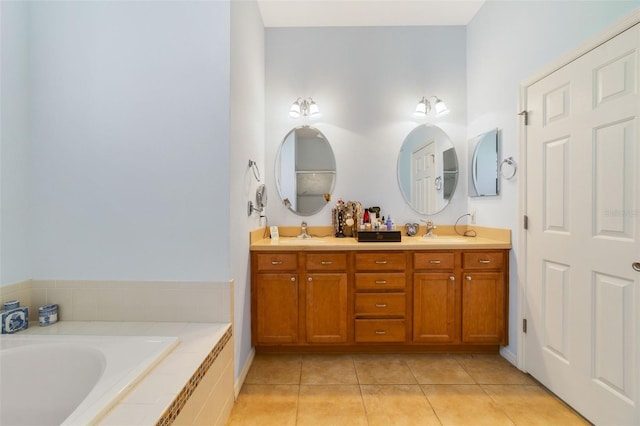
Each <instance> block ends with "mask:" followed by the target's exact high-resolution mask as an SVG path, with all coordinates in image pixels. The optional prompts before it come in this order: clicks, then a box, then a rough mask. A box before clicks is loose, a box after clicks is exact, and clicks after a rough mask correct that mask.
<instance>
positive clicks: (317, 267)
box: [306, 253, 347, 271]
mask: <svg viewBox="0 0 640 426" xmlns="http://www.w3.org/2000/svg"><path fill="white" fill-rule="evenodd" d="M306 266H307V270H309V271H344V270H346V269H347V255H346V253H309V254H307V261H306Z"/></svg>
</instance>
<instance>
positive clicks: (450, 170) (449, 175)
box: [398, 124, 458, 214]
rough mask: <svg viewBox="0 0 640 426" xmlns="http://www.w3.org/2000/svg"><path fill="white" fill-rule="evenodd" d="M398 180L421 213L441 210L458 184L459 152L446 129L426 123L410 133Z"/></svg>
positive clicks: (411, 202)
mask: <svg viewBox="0 0 640 426" xmlns="http://www.w3.org/2000/svg"><path fill="white" fill-rule="evenodd" d="M398 184H399V185H400V191H401V192H402V196H403V197H404V199H405V201H406V202H407V203H408V204H409V205H410V206H411V208H412V209H414V210H415V211H416V212H418V213H420V214H435V213H438V212H439V211H441V210H442V209H444V208H445V207H446V206H447V205H448V204H449V201H450V200H451V198H452V197H453V194H454V192H455V190H456V185H457V184H458V156H457V155H456V150H455V148H454V147H453V142H451V139H450V138H449V136H448V135H447V134H446V133H445V132H444V130H442V129H441V128H439V127H437V126H433V125H427V124H423V125H421V126H418V127H416V128H415V129H413V130H412V131H411V133H409V135H408V136H407V137H406V139H405V140H404V143H403V144H402V148H400V155H399V156H398Z"/></svg>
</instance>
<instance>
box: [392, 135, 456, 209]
mask: <svg viewBox="0 0 640 426" xmlns="http://www.w3.org/2000/svg"><path fill="white" fill-rule="evenodd" d="M421 132H425V133H426V134H425V136H427V137H433V140H434V141H435V143H436V146H435V149H436V153H437V154H438V156H439V159H440V158H441V159H442V161H441V163H439V164H441V167H439V170H438V176H437V177H436V178H435V179H434V182H433V184H434V187H435V190H436V191H437V192H441V193H442V203H443V204H442V205H440V206H437V208H435V209H433V210H432V209H429V210H428V211H421V210H420V208H419V206H416V205H414V203H413V202H412V201H411V193H410V192H411V191H410V189H409V193H408V194H407V191H405V188H404V187H403V176H402V175H403V174H405V173H406V172H403V169H402V167H403V166H405V167H406V165H407V164H408V165H409V167H411V158H410V157H409V158H407V156H408V155H410V153H407V150H408V149H413V148H415V147H417V146H418V143H416V142H414V141H412V140H411V137H412V136H416V135H419V134H420V133H421ZM416 137H418V136H416ZM425 147H426V145H425ZM445 153H453V157H450V156H448V158H447V159H445ZM403 154H404V156H403ZM435 158H436V157H435V156H434V162H435V161H436V160H435ZM451 162H453V165H454V168H451V166H450V165H449V166H448V167H445V163H451ZM396 173H397V179H398V187H399V189H400V193H401V194H402V197H403V198H404V201H405V202H406V203H407V205H408V206H409V207H411V208H412V209H413V210H414V211H415V212H416V213H418V214H421V215H426V216H429V215H434V214H437V213H440V212H441V211H442V210H444V209H445V208H446V207H447V206H448V205H449V203H450V202H451V199H452V198H453V196H454V195H455V192H456V188H457V187H458V180H459V177H460V161H459V159H458V154H457V152H456V149H455V145H454V144H453V141H452V140H451V137H449V135H448V134H447V133H446V132H445V131H444V130H443V129H441V128H440V127H438V126H435V125H433V124H421V125H419V126H416V127H415V128H413V129H412V130H411V132H409V134H408V135H407V136H406V137H405V139H404V141H403V142H402V146H401V147H400V152H399V154H398V162H397V166H396ZM410 173H411V172H410V170H409V174H410ZM409 180H410V179H409ZM409 185H410V182H409ZM404 186H406V184H405V185H404ZM445 195H446V196H445Z"/></svg>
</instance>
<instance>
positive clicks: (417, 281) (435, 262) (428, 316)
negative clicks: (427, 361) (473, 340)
mask: <svg viewBox="0 0 640 426" xmlns="http://www.w3.org/2000/svg"><path fill="white" fill-rule="evenodd" d="M456 255H457V254H456V253H455V252H452V251H447V252H439V251H438V252H435V251H434V252H431V251H430V252H418V253H414V254H413V269H414V271H415V272H414V273H413V341H414V342H417V343H454V342H457V341H459V340H460V337H459V333H458V330H459V321H458V318H459V316H460V309H459V300H460V296H459V295H460V286H459V280H457V279H456V275H457V274H456V270H455V267H456Z"/></svg>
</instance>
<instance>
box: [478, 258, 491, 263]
mask: <svg viewBox="0 0 640 426" xmlns="http://www.w3.org/2000/svg"><path fill="white" fill-rule="evenodd" d="M478 262H480V263H484V264H487V263H491V261H490V260H483V259H480V260H478Z"/></svg>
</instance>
